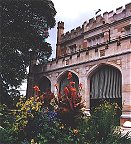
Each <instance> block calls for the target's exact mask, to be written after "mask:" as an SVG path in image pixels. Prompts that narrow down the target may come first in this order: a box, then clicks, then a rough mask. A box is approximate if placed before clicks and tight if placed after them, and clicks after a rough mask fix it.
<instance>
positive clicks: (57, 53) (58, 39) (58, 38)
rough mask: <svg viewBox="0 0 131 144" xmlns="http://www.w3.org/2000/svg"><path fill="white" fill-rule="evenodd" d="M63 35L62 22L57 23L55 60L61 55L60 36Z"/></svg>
mask: <svg viewBox="0 0 131 144" xmlns="http://www.w3.org/2000/svg"><path fill="white" fill-rule="evenodd" d="M63 34H64V22H62V21H61V22H60V21H59V22H58V26H57V44H56V58H58V57H59V56H60V55H61V49H60V44H61V36H62V35H63Z"/></svg>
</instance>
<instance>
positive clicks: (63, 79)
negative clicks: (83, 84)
mask: <svg viewBox="0 0 131 144" xmlns="http://www.w3.org/2000/svg"><path fill="white" fill-rule="evenodd" d="M68 72H71V73H72V79H71V81H74V82H75V86H76V88H78V85H79V78H78V76H77V75H76V74H75V73H73V72H72V71H65V72H64V73H62V75H61V76H60V77H59V79H58V84H59V91H61V92H62V90H63V89H64V87H65V86H67V85H68V84H69V80H67V76H68Z"/></svg>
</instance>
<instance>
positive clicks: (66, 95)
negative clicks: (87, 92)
mask: <svg viewBox="0 0 131 144" xmlns="http://www.w3.org/2000/svg"><path fill="white" fill-rule="evenodd" d="M67 80H68V84H67V85H66V86H65V87H64V89H63V90H62V91H61V92H60V93H59V94H58V100H57V104H58V108H57V112H58V115H59V117H60V119H61V120H62V122H63V123H65V124H67V125H68V126H71V127H75V125H76V122H77V120H78V119H79V118H81V117H82V116H83V111H82V109H83V108H84V107H85V105H84V101H82V96H81V94H80V91H81V90H82V84H79V87H78V90H77V88H76V86H75V85H76V83H75V82H74V81H72V73H71V72H69V73H68V76H67ZM56 86H57V85H56ZM56 89H57V90H58V87H56ZM61 93H63V94H61Z"/></svg>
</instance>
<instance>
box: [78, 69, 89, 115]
mask: <svg viewBox="0 0 131 144" xmlns="http://www.w3.org/2000/svg"><path fill="white" fill-rule="evenodd" d="M79 83H81V84H82V92H81V94H82V96H83V100H85V105H86V114H87V115H90V97H89V92H88V87H89V86H88V81H87V75H86V69H85V68H84V67H83V68H81V72H80V74H79Z"/></svg>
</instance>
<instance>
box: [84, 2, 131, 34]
mask: <svg viewBox="0 0 131 144" xmlns="http://www.w3.org/2000/svg"><path fill="white" fill-rule="evenodd" d="M130 15H131V3H129V4H126V5H125V8H124V7H123V6H121V7H119V8H116V11H113V10H112V11H109V12H104V13H103V15H98V16H96V17H95V18H91V19H89V21H85V22H84V23H83V27H84V32H85V31H88V30H90V29H94V28H96V27H99V26H101V25H104V24H106V23H110V24H111V23H113V22H115V21H118V20H120V19H123V18H126V17H128V16H130Z"/></svg>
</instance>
